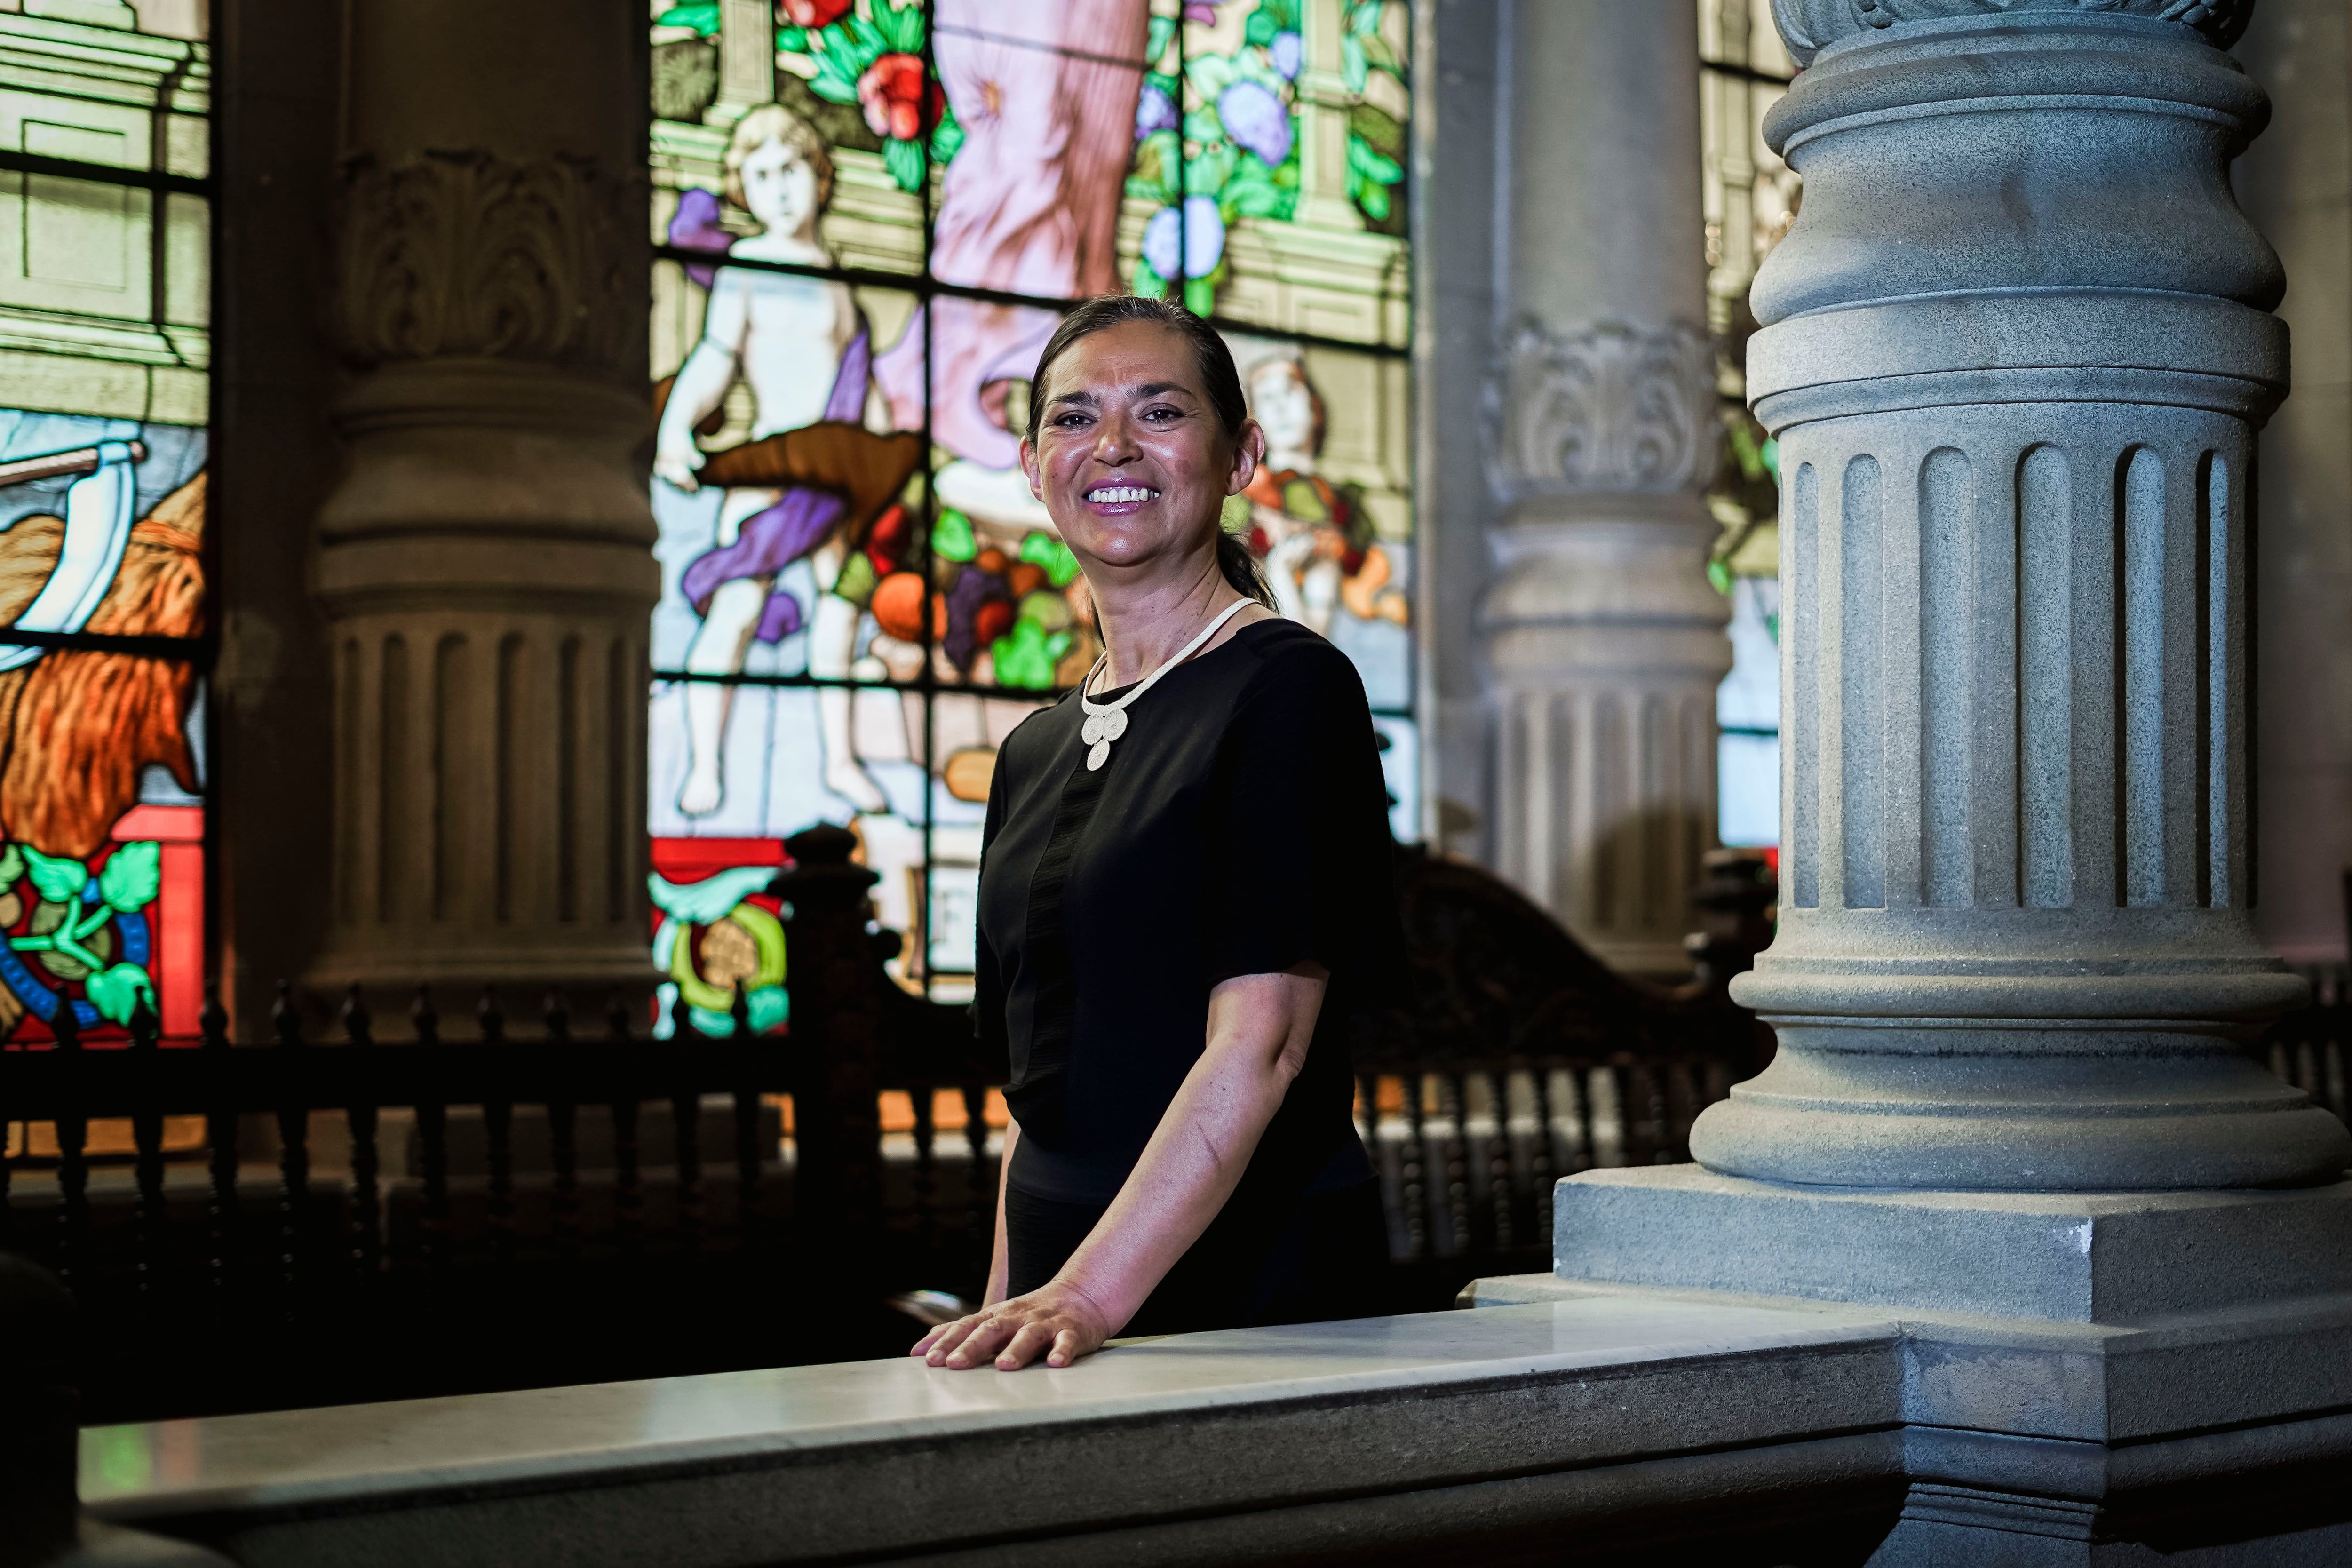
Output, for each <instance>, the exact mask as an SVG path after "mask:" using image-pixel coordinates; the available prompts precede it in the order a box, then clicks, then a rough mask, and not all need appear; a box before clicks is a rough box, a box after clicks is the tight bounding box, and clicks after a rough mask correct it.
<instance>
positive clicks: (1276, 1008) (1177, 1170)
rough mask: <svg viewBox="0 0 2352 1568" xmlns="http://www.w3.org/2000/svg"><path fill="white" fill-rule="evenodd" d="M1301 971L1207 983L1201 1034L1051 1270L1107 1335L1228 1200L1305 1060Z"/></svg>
mask: <svg viewBox="0 0 2352 1568" xmlns="http://www.w3.org/2000/svg"><path fill="white" fill-rule="evenodd" d="M1323 990H1324V980H1323V978H1322V976H1321V974H1320V973H1319V971H1318V973H1313V974H1254V975H1245V976H1243V977H1242V978H1240V979H1238V980H1233V981H1228V982H1227V983H1226V984H1224V985H1221V986H1219V987H1218V989H1217V992H1216V994H1214V995H1213V998H1212V1001H1211V1005H1210V1015H1209V1042H1208V1046H1207V1047H1206V1048H1205V1049H1204V1050H1203V1051H1202V1054H1201V1059H1200V1060H1198V1061H1197V1062H1194V1063H1193V1064H1192V1070H1191V1071H1190V1072H1188V1073H1187V1074H1185V1076H1184V1082H1183V1084H1182V1086H1181V1088H1179V1089H1177V1091H1176V1098H1175V1099H1174V1100H1172V1101H1171V1103H1170V1105H1169V1107H1168V1110H1167V1112H1166V1114H1164V1115H1163V1116H1161V1117H1160V1125H1159V1127H1158V1128H1157V1129H1155V1130H1154V1131H1153V1132H1152V1134H1151V1141H1150V1142H1149V1143H1148V1144H1146V1145H1145V1146H1144V1151H1143V1157H1142V1158H1141V1159H1140V1160H1139V1161H1138V1162H1137V1163H1136V1167H1135V1170H1134V1171H1133V1172H1132V1173H1130V1174H1129V1176H1128V1179H1127V1183H1126V1184H1125V1185H1123V1186H1122V1187H1120V1188H1119V1192H1118V1197H1117V1198H1116V1199H1114V1200H1113V1201H1112V1204H1111V1205H1110V1208H1109V1209H1108V1212H1106V1213H1105V1214H1104V1215H1103V1217H1102V1218H1101V1220H1100V1221H1098V1222H1097V1224H1096V1226H1095V1227H1094V1229H1093V1231H1092V1232H1090V1233H1089V1234H1088V1235H1087V1239H1086V1240H1085V1241H1084V1242H1082V1243H1080V1244H1079V1247H1078V1249H1077V1250H1076V1252H1074V1253H1072V1254H1071V1255H1070V1259H1069V1261H1068V1262H1067V1263H1066V1264H1065V1265H1063V1268H1062V1271H1061V1274H1060V1276H1059V1278H1060V1279H1062V1280H1063V1281H1064V1282H1065V1283H1066V1284H1068V1285H1069V1286H1071V1287H1072V1288H1074V1289H1076V1290H1078V1291H1079V1292H1080V1293H1081V1294H1082V1295H1084V1296H1085V1297H1086V1298H1087V1300H1089V1301H1092V1302H1093V1303H1094V1304H1095V1306H1096V1307H1097V1310H1100V1311H1101V1313H1102V1314H1103V1317H1104V1318H1105V1320H1106V1321H1107V1322H1108V1329H1107V1330H1106V1332H1108V1333H1116V1332H1118V1330H1119V1329H1120V1328H1121V1327H1124V1326H1125V1324H1126V1323H1127V1321H1128V1320H1129V1319H1130V1318H1132V1317H1133V1316H1134V1315H1135V1313H1136V1310H1137V1309H1139V1307H1141V1306H1142V1305H1143V1302H1144V1300H1145V1298H1147V1297H1149V1296H1150V1294H1151V1292H1152V1290H1153V1289H1154V1288H1155V1287H1157V1286H1158V1285H1159V1283H1160V1280H1161V1279H1164V1278H1166V1276H1167V1273H1168V1271H1169V1270H1170V1269H1171V1268H1174V1267H1175V1266H1176V1260H1177V1259H1178V1258H1181V1257H1183V1256H1184V1254H1185V1252H1186V1250H1187V1249H1189V1248H1190V1247H1192V1244H1193V1243H1194V1242H1195V1241H1198V1240H1199V1239H1200V1238H1201V1233H1202V1232H1203V1231H1205V1230H1207V1229H1208V1228H1209V1225H1210V1222H1211V1221H1213V1220H1214V1219H1215V1218H1216V1217H1217V1214H1218V1212H1219V1211H1220V1210H1221V1209H1223V1207H1224V1206H1225V1201H1226V1200H1227V1199H1228V1198H1230V1197H1232V1196H1233V1194H1234V1187H1236V1186H1237V1185H1239V1184H1240V1183H1241V1179H1242V1173H1243V1172H1244V1171H1245V1170H1246V1169H1248V1166H1249V1162H1250V1156H1251V1155H1252V1154H1254V1153H1255V1152H1256V1151H1257V1144H1258V1140H1259V1139H1260V1138H1261V1137H1263V1136H1264V1135H1265V1129H1266V1126H1267V1124H1268V1123H1269V1122H1271V1121H1273V1120H1274V1115H1275V1112H1276V1111H1277V1110H1280V1109H1281V1108H1282V1101H1283V1097H1284V1096H1285V1095H1286V1093H1287V1092H1288V1090H1289V1089H1290V1084H1291V1080H1292V1079H1295V1078H1297V1076H1298V1069H1299V1068H1300V1067H1301V1066H1302V1065H1303V1064H1304V1063H1305V1061H1306V1058H1307V1041H1308V1040H1310V1039H1311V1038H1312V1037H1313V1036H1314V1033H1315V1019H1316V1016H1317V1015H1318V1013H1319V1012H1320V1010H1321V1006H1322V1001H1323Z"/></svg>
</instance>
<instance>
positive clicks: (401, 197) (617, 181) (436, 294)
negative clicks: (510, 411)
mask: <svg viewBox="0 0 2352 1568" xmlns="http://www.w3.org/2000/svg"><path fill="white" fill-rule="evenodd" d="M633 197H636V199H635V206H634V207H633V206H632V198H633ZM643 205H644V204H643V201H642V198H641V197H637V196H636V192H635V184H634V182H633V180H631V179H629V178H625V177H616V176H615V175H614V174H613V173H612V172H610V171H608V170H605V169H604V168H601V167H600V166H599V165H598V164H597V163H595V162H594V161H593V160H590V159H584V158H568V157H553V158H543V159H535V160H530V161H528V162H518V161H512V160H509V159H505V158H501V157H499V156H498V155H496V154H495V153H485V152H480V151H460V152H427V153H419V154H415V155H414V156H411V157H408V158H404V159H402V160H401V161H399V162H398V163H385V162H383V161H382V160H379V159H378V158H376V157H374V156H373V154H361V155H359V156H357V157H354V158H352V159H350V160H348V161H347V162H346V163H345V164H344V166H343V169H342V188H341V210H340V213H339V218H340V222H339V240H340V245H339V256H338V281H339V284H340V287H339V289H338V290H337V297H336V300H335V304H334V313H335V314H334V325H335V329H336V337H337V339H338V340H339V342H340V343H341V346H342V348H343V351H344V353H345V354H346V355H347V357H349V358H350V359H351V360H352V363H355V364H358V365H360V366H362V367H363V368H368V367H373V366H375V365H379V364H383V363H387V362H391V361H397V360H429V359H439V358H444V357H451V356H478V357H485V358H492V359H508V360H518V361H524V362H531V363H547V364H560V365H569V366H576V367H580V368H583V369H592V370H614V369H618V368H620V366H621V362H622V359H623V357H624V355H625V353H626V352H627V351H628V349H629V347H630V345H631V344H632V343H634V342H635V341H636V335H637V334H636V323H637V321H639V320H641V319H642V317H643V315H644V300H643V294H644V281H643V279H642V278H636V279H632V277H631V276H630V275H629V271H628V268H627V267H626V266H625V263H626V261H627V259H628V247H627V237H628V236H629V235H630V234H631V232H632V230H631V226H630V224H629V219H628V215H629V214H630V213H631V212H632V211H633V210H637V209H641V208H642V206H643Z"/></svg>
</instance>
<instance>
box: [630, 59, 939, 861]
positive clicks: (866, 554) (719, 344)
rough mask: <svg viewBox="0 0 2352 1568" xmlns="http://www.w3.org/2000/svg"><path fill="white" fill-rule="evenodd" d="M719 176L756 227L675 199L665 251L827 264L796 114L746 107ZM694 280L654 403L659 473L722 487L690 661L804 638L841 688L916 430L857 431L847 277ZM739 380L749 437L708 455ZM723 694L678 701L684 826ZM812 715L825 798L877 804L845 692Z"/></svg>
mask: <svg viewBox="0 0 2352 1568" xmlns="http://www.w3.org/2000/svg"><path fill="white" fill-rule="evenodd" d="M725 170H726V175H725V186H726V196H727V199H728V201H729V202H730V203H731V204H733V205H734V206H735V207H736V208H738V209H739V210H740V211H743V212H746V213H749V214H750V216H751V221H752V222H753V223H754V224H755V225H756V226H757V227H758V232H756V233H754V234H752V235H751V236H749V237H742V238H734V237H732V236H731V235H729V234H728V233H727V232H726V231H725V230H724V229H722V228H721V227H720V226H719V216H720V215H719V211H718V204H717V202H716V201H715V200H714V199H712V197H711V196H710V194H709V192H704V191H689V192H688V193H686V196H687V199H685V200H682V201H681V202H680V204H679V206H678V211H677V216H676V217H675V218H674V219H673V220H672V223H671V237H672V240H673V242H675V243H678V244H682V245H684V244H692V245H694V246H696V247H698V248H707V249H718V248H721V247H724V248H725V250H726V253H727V254H728V255H729V256H730V257H731V258H743V259H747V260H758V261H771V262H782V263H786V264H797V265H801V266H809V267H821V266H827V265H830V262H831V258H830V257H829V256H827V254H826V253H825V251H824V247H822V246H821V245H820V244H819V243H818V240H817V234H816V226H817V219H818V218H819V217H820V216H822V215H823V213H824V208H825V205H826V203H827V202H828V201H829V200H830V199H831V196H832V187H833V162H832V159H831V157H830V156H829V155H828V153H826V151H825V147H824V141H823V140H822V139H821V138H820V137H819V136H818V135H817V133H816V132H815V130H814V128H813V127H811V126H810V125H809V124H808V122H807V121H804V120H803V119H801V118H800V117H799V116H798V115H796V114H794V113H793V111H792V110H789V109H786V108H784V107H782V105H780V104H767V105H763V106H761V107H760V108H758V109H755V110H752V111H751V113H749V114H747V115H745V116H744V117H743V118H742V119H741V120H740V121H737V123H736V126H735V130H734V133H733V135H732V137H731V138H730V140H729V142H728V146H727V155H726V163H725ZM708 287H709V302H708V305H707V306H706V308H705V312H704V316H703V330H702V338H701V341H700V342H698V343H697V344H696V345H695V347H694V350H693V352H692V353H689V354H688V356H687V360H686V363H684V364H683V365H682V366H680V367H679V370H678V373H677V376H676V377H675V378H674V379H673V380H672V381H671V382H670V383H669V384H667V385H666V386H664V387H660V388H657V389H656V399H657V401H658V403H659V416H658V425H657V427H656V441H655V458H654V471H655V473H656V474H657V475H659V476H660V477H661V478H662V479H665V480H667V481H668V482H669V483H671V484H673V485H676V486H677V488H678V489H681V490H685V491H688V492H689V493H690V492H692V491H694V490H696V489H700V488H701V487H702V486H704V485H713V486H717V487H719V488H722V489H725V490H726V492H727V494H726V498H725V500H724V501H723V502H722V503H721V505H720V508H719V522H718V531H717V537H716V539H715V541H714V542H713V545H712V548H711V549H710V550H709V551H708V552H705V553H704V554H703V555H702V556H700V557H699V558H698V559H697V560H696V561H694V562H693V563H691V564H690V565H689V566H688V568H687V571H686V577H685V583H684V587H685V591H686V595H687V597H688V600H689V601H691V602H692V604H693V605H694V607H695V610H696V612H697V613H698V615H700V616H701V617H702V626H701V629H700V630H699V631H698V633H697V634H696V636H695V638H694V641H693V643H692V645H691V646H690V647H688V651H687V658H686V665H687V668H688V669H690V670H692V671H694V672H695V673H696V674H698V675H719V676H726V675H733V674H737V673H740V671H741V669H742V668H743V658H744V655H745V653H746V652H747V651H748V649H749V648H750V647H751V642H752V640H753V639H754V638H756V639H758V640H759V641H761V642H767V643H774V642H779V641H781V640H782V639H783V638H784V637H789V636H791V635H792V634H793V633H794V632H798V631H801V630H803V628H804V627H805V629H806V630H807V632H808V634H809V646H808V669H809V673H810V674H812V675H814V676H816V677H818V678H820V679H832V680H840V679H845V678H846V677H847V676H848V675H849V671H850V665H851V663H852V661H853V660H854V658H856V637H857V623H858V616H859V613H860V611H861V609H862V608H863V606H864V603H865V600H866V597H867V596H869V595H871V593H872V591H873V586H874V584H875V582H876V581H877V570H876V568H875V564H874V562H873V560H872V559H871V553H872V552H870V551H868V550H867V549H866V548H865V547H866V546H868V545H879V546H880V547H881V548H882V550H883V552H884V564H885V565H886V566H887V564H889V554H888V552H889V550H890V548H891V547H892V546H893V544H894V543H895V544H896V547H897V548H898V549H899V550H901V551H903V549H904V547H905V541H904V538H903V536H904V534H905V533H906V532H907V527H906V513H905V512H904V510H902V509H899V508H898V507H896V506H894V505H893V504H892V503H893V502H894V501H895V500H896V499H897V497H898V490H899V489H900V488H901V487H902V486H903V485H904V484H905V483H906V481H907V478H908V475H909V474H911V473H912V472H913V471H914V469H915V467H916V465H917V464H918V463H919V461H920V458H921V440H920V437H918V436H915V435H913V434H910V433H901V434H898V435H896V436H890V435H877V434H875V433H873V432H871V431H869V430H868V429H867V428H866V424H865V416H866V406H867V403H868V393H869V377H870V371H871V367H872V363H873V355H872V345H871V343H870V342H869V340H868V337H867V333H866V323H865V321H864V319H863V317H862V316H861V315H860V313H859V311H858V310H857V306H856V300H854V299H853V298H852V296H851V293H850V290H849V289H848V287H847V286H846V285H845V284H843V283H839V282H836V281H833V280H831V279H820V278H812V277H805V276H801V275H797V274H793V273H788V272H770V271H763V270H754V269H752V268H739V267H720V268H716V269H715V273H714V274H713V275H712V276H711V277H710V278H709V280H708ZM827 370H830V372H831V374H825V372H826V371H827ZM738 380H740V381H741V382H742V383H743V384H745V385H747V386H748V387H749V388H750V390H751V396H752V399H753V402H754V404H755V405H756V410H755V412H754V414H753V416H752V420H751V430H750V432H749V434H748V436H747V437H746V438H745V439H744V440H743V441H742V442H740V444H738V445H736V446H732V447H727V448H725V449H723V450H720V451H716V452H705V451H703V450H702V448H701V447H700V446H699V444H698V442H697V440H696V435H697V432H698V431H700V432H702V433H704V434H709V433H712V432H715V431H716V430H717V429H718V428H719V421H720V420H721V419H722V418H723V405H724V403H725V400H726V397H727V394H728V392H729V390H730V388H731V387H732V386H733V385H734V384H735V383H736V382H737V381H738ZM886 522H887V523H888V524H890V525H892V526H889V527H885V526H884V525H885V524H886ZM878 532H887V533H890V534H891V535H892V537H891V538H888V539H877V538H876V537H874V536H875V535H877V533H878ZM803 559H804V560H806V561H807V562H808V563H809V565H810V568H811V570H812V571H813V573H814V575H815V579H816V584H817V589H818V592H817V594H816V595H815V598H816V602H815V604H814V605H810V606H805V607H804V606H803V605H801V604H800V603H799V601H798V600H796V599H795V598H794V597H793V595H792V594H791V592H790V591H789V590H787V589H785V588H784V587H783V586H782V584H780V583H779V581H778V574H779V573H781V572H782V570H783V568H784V567H786V566H788V565H790V564H791V563H793V562H795V561H800V560H803ZM733 695H734V693H733V689H732V688H731V687H730V686H728V685H726V684H724V683H723V682H710V683H701V684H697V685H695V686H693V687H690V688H689V689H688V692H687V700H686V702H687V744H688V771H687V776H686V781H685V783H684V784H683V785H682V786H681V788H680V790H679V793H678V802H677V804H678V809H679V811H680V812H682V813H683V814H685V815H687V816H708V815H709V814H710V813H712V812H714V811H717V810H718V809H719V806H720V805H721V804H722V803H723V802H724V800H725V798H726V779H725V776H724V773H723V768H722V762H721V759H722V756H723V750H724V746H723V742H724V741H725V737H726V729H727V716H728V710H729V708H730V704H731V700H732V698H733ZM818 710H819V716H820V721H821V738H822V744H823V747H824V783H825V787H826V788H828V789H831V790H832V791H834V792H835V794H837V795H842V796H843V797H845V799H847V800H848V801H850V802H851V803H852V804H853V805H856V807H857V808H858V809H859V810H861V811H883V810H887V805H888V803H887V801H886V800H885V799H884V797H883V795H882V791H881V789H880V788H879V787H878V786H877V784H875V782H874V780H873V779H872V778H871V777H870V776H869V775H868V774H867V773H866V770H865V768H864V767H863V765H861V764H860V763H859V761H858V759H857V753H856V747H855V744H854V742H853V737H852V728H851V709H850V694H849V692H848V691H847V690H846V689H843V688H839V687H828V688H824V689H821V690H820V692H819V694H818Z"/></svg>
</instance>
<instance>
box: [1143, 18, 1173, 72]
mask: <svg viewBox="0 0 2352 1568" xmlns="http://www.w3.org/2000/svg"><path fill="white" fill-rule="evenodd" d="M1175 38H1176V18H1175V17H1173V16H1154V17H1152V18H1151V31H1150V33H1149V34H1148V35H1147V36H1146V37H1145V38H1144V40H1143V58H1145V59H1147V60H1149V61H1150V62H1151V63H1152V64H1153V65H1158V64H1159V63H1160V56H1162V55H1164V54H1166V53H1167V52H1168V46H1169V45H1170V44H1171V43H1173V42H1174V41H1175Z"/></svg>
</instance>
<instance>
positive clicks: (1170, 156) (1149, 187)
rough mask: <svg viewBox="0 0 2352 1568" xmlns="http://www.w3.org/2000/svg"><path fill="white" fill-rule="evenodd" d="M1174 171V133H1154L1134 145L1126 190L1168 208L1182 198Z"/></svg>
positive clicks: (1175, 163) (1176, 166) (1175, 159)
mask: <svg viewBox="0 0 2352 1568" xmlns="http://www.w3.org/2000/svg"><path fill="white" fill-rule="evenodd" d="M1219 130H1220V131H1222V130H1223V127H1222V126H1220V127H1219ZM1177 169H1178V163H1177V153H1176V132H1173V131H1155V132H1152V133H1151V134H1150V135H1149V136H1147V137H1145V138H1144V139H1143V140H1142V141H1141V142H1138V143H1136V147H1135V164H1134V170H1133V172H1132V173H1131V174H1129V175H1128V179H1127V188H1128V190H1129V193H1130V194H1132V195H1139V196H1143V197H1145V198H1147V199H1149V200H1153V201H1157V202H1158V203H1159V204H1160V205H1162V206H1168V205H1172V204H1174V203H1176V202H1180V201H1181V200H1183V199H1184V192H1183V190H1182V189H1181V184H1180V182H1179V180H1178V178H1177Z"/></svg>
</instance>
